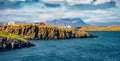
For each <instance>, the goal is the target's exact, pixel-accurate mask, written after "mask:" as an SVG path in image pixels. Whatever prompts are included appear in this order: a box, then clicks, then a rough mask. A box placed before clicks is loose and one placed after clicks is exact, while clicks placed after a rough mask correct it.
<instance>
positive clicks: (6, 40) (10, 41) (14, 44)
mask: <svg viewBox="0 0 120 61" xmlns="http://www.w3.org/2000/svg"><path fill="white" fill-rule="evenodd" d="M31 46H34V44H32V43H30V42H29V41H27V40H19V39H14V38H10V37H5V36H0V51H6V50H10V49H20V48H24V47H31Z"/></svg>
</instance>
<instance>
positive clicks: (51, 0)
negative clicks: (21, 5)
mask: <svg viewBox="0 0 120 61" xmlns="http://www.w3.org/2000/svg"><path fill="white" fill-rule="evenodd" d="M42 2H47V3H64V2H65V0H42Z"/></svg>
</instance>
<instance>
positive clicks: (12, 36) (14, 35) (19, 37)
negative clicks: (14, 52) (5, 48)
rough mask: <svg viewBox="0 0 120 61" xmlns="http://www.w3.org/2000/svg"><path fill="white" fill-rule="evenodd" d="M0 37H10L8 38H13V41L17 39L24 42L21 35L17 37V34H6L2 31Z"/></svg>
mask: <svg viewBox="0 0 120 61" xmlns="http://www.w3.org/2000/svg"><path fill="white" fill-rule="evenodd" d="M0 36H4V37H10V38H14V39H19V40H21V41H23V40H24V41H25V39H24V36H21V35H17V34H11V33H8V32H4V31H0Z"/></svg>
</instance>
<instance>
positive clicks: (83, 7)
mask: <svg viewBox="0 0 120 61" xmlns="http://www.w3.org/2000/svg"><path fill="white" fill-rule="evenodd" d="M62 18H81V19H83V21H84V22H86V23H89V24H93V23H96V22H97V23H99V22H105V23H108V22H114V23H115V22H120V21H119V20H120V0H0V22H4V21H27V22H28V21H29V22H36V21H50V20H55V19H62Z"/></svg>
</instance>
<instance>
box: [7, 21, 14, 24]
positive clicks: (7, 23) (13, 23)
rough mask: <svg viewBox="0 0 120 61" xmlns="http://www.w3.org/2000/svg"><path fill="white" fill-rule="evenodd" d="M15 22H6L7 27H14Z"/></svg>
mask: <svg viewBox="0 0 120 61" xmlns="http://www.w3.org/2000/svg"><path fill="white" fill-rule="evenodd" d="M14 24H15V22H13V21H11V22H8V23H7V25H14Z"/></svg>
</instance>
